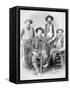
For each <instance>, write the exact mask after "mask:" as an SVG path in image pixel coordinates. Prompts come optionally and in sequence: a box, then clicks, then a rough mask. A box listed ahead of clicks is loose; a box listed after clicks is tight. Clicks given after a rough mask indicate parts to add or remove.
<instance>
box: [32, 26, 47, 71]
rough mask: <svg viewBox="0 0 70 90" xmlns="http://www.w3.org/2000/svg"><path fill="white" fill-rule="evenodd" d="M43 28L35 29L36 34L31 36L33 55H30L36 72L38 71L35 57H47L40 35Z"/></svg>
mask: <svg viewBox="0 0 70 90" xmlns="http://www.w3.org/2000/svg"><path fill="white" fill-rule="evenodd" d="M43 31H44V30H43V29H42V28H41V27H39V28H37V29H36V33H37V36H35V37H34V38H33V42H32V45H33V52H32V53H33V56H32V65H33V66H34V69H35V71H36V73H39V69H38V65H37V58H38V57H43V58H44V60H45V59H46V58H47V54H46V50H45V49H44V44H45V43H44V38H43V37H42V33H43Z"/></svg>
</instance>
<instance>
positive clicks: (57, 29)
mask: <svg viewBox="0 0 70 90" xmlns="http://www.w3.org/2000/svg"><path fill="white" fill-rule="evenodd" d="M59 31H61V32H62V33H63V32H64V30H63V29H57V30H56V32H57V33H58V32H59Z"/></svg>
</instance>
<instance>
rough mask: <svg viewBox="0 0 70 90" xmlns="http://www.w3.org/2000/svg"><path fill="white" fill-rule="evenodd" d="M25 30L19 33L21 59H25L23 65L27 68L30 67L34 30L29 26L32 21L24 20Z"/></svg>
mask: <svg viewBox="0 0 70 90" xmlns="http://www.w3.org/2000/svg"><path fill="white" fill-rule="evenodd" d="M24 23H25V28H24V29H23V30H22V32H21V35H20V36H21V37H20V38H21V40H22V42H23V50H22V52H23V57H25V63H26V65H27V66H28V68H29V67H30V66H31V65H30V64H31V48H32V47H31V44H32V39H33V37H34V36H35V33H34V28H33V27H32V26H31V25H32V23H33V21H32V20H31V19H28V20H25V22H24Z"/></svg>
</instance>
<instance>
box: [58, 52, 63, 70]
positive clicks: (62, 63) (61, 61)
mask: <svg viewBox="0 0 70 90" xmlns="http://www.w3.org/2000/svg"><path fill="white" fill-rule="evenodd" d="M59 54H60V57H61V65H62V68H63V58H62V55H61V53H59Z"/></svg>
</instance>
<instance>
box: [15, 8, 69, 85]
mask: <svg viewBox="0 0 70 90" xmlns="http://www.w3.org/2000/svg"><path fill="white" fill-rule="evenodd" d="M20 10H32V11H52V12H65V22H66V33H65V36H66V43H65V44H66V68H65V69H66V76H65V78H53V79H35V80H20ZM68 66H69V65H68V9H61V8H43V7H27V6H16V83H19V84H21V83H42V82H56V81H68Z"/></svg>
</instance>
